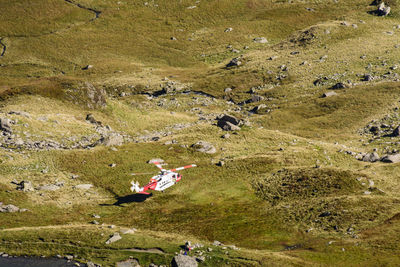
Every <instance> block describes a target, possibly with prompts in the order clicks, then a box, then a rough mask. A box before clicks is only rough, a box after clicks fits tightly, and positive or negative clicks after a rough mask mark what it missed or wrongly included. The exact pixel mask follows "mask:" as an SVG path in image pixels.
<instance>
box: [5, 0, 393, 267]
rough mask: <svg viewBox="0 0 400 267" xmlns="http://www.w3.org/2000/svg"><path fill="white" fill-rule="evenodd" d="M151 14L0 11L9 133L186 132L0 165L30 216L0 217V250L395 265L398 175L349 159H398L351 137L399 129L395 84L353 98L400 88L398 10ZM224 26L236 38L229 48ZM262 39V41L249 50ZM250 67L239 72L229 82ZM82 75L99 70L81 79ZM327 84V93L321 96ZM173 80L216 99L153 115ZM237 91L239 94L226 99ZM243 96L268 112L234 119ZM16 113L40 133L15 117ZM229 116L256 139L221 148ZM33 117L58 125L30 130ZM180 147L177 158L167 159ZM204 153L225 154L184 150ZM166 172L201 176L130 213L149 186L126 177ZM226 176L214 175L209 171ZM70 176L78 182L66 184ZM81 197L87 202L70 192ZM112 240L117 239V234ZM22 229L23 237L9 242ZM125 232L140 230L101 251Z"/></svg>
mask: <svg viewBox="0 0 400 267" xmlns="http://www.w3.org/2000/svg"><path fill="white" fill-rule="evenodd" d="M144 2H145V1H134V2H132V1H120V2H118V1H108V0H102V1H93V0H79V1H78V0H77V2H76V3H79V4H81V5H82V6H84V7H87V8H91V9H95V10H99V11H101V14H100V16H99V18H98V19H95V20H93V18H94V15H95V14H94V12H92V11H90V10H88V9H83V8H79V7H78V6H77V5H74V4H71V3H68V2H66V1H55V0H46V1H25V0H18V1H13V2H12V3H9V1H8V2H7V1H1V0H0V26H1V29H0V38H2V39H1V42H2V43H3V44H5V46H6V52H5V54H4V56H2V57H0V70H1V71H0V100H1V102H0V112H1V116H0V117H5V116H6V117H9V118H11V119H13V120H15V121H16V123H15V125H13V126H12V127H13V130H14V133H15V134H17V135H19V136H20V137H22V138H27V136H29V135H31V136H32V137H31V139H32V140H43V139H54V140H57V141H62V140H64V139H66V138H67V137H70V136H75V137H76V138H78V139H79V138H82V137H84V136H88V135H91V134H94V133H95V126H94V125H91V124H89V123H87V122H86V121H85V117H86V115H87V114H88V113H92V114H93V116H94V117H95V118H96V119H97V120H99V121H101V122H102V123H103V124H104V125H109V126H110V127H111V128H112V129H113V130H115V131H118V132H121V133H126V134H128V135H130V136H132V137H133V138H136V137H137V136H140V135H143V134H149V133H151V132H152V131H169V130H170V128H168V127H170V126H172V125H174V124H177V123H191V124H192V126H191V127H188V128H185V129H182V130H176V131H174V133H172V134H171V135H169V136H162V137H161V139H160V141H158V142H151V143H134V142H132V143H128V144H124V145H123V146H120V147H116V149H112V148H108V147H102V146H99V147H96V148H94V149H90V150H89V149H88V150H77V149H75V150H65V151H64V150H60V151H38V152H34V151H21V150H14V151H8V150H0V202H3V203H4V204H15V205H17V206H19V207H21V208H27V209H29V211H27V212H24V213H4V214H2V216H0V225H1V231H0V251H6V252H7V253H10V254H12V255H25V254H27V255H46V256H52V255H56V254H61V255H65V254H77V255H78V256H79V259H80V260H81V261H83V262H84V261H85V260H93V261H94V262H96V263H101V264H103V266H113V265H114V264H115V262H117V261H120V260H124V259H127V258H128V257H130V256H131V257H134V258H137V259H139V262H140V264H141V265H144V266H145V265H147V264H149V263H151V262H154V263H156V264H170V262H171V258H172V256H173V255H174V253H175V252H179V250H180V247H179V246H180V245H182V244H184V242H185V241H186V240H191V241H192V242H200V243H204V244H205V245H206V247H208V246H211V245H210V244H211V243H212V242H213V241H214V240H219V241H221V242H223V243H225V244H235V245H237V246H239V247H241V250H238V251H232V250H229V249H228V250H227V251H228V254H225V252H226V251H225V250H224V249H222V248H219V247H214V246H212V247H213V251H212V252H210V253H208V254H207V255H209V256H211V258H210V259H207V260H206V262H205V263H202V264H201V265H204V266H224V265H235V266H264V265H267V266H304V265H306V266H339V265H340V266H378V265H379V266H382V265H384V266H396V265H398V263H399V262H400V259H399V257H398V256H397V255H399V250H398V246H397V244H398V242H399V241H400V240H399V238H398V237H397V236H398V235H397V232H398V230H399V226H400V223H399V220H398V214H399V212H400V210H399V208H398V203H399V197H400V195H399V193H398V192H400V191H399V190H400V185H399V183H398V180H399V175H398V174H397V173H399V172H398V169H399V166H398V164H383V163H366V162H360V161H357V160H356V159H355V158H354V157H352V156H350V155H347V154H345V153H343V152H339V151H343V150H344V151H346V150H350V151H353V152H370V151H371V150H372V149H373V148H377V149H378V151H379V153H381V151H383V150H387V149H386V147H390V148H396V144H388V142H389V141H391V142H397V141H398V140H397V139H396V138H394V139H389V138H382V139H381V140H379V141H376V142H373V143H371V144H367V145H366V144H365V140H364V141H363V139H368V138H369V136H360V135H359V130H360V129H362V128H364V127H365V126H366V125H367V124H368V123H370V121H371V120H381V119H382V118H384V117H385V115H387V114H390V115H391V116H392V118H393V119H391V121H390V123H393V124H396V123H400V121H399V120H398V119H397V117H396V116H397V115H396V114H397V112H396V111H395V110H394V108H395V107H398V98H397V96H398V93H399V88H400V85H399V82H398V81H397V82H396V81H394V79H392V80H374V81H373V82H369V83H365V82H362V81H361V78H362V75H363V74H366V73H371V74H373V75H375V76H382V75H384V74H385V73H387V72H389V71H391V72H392V74H391V75H393V76H394V75H395V74H397V75H399V74H400V72H399V71H398V69H394V70H391V69H390V67H392V66H394V65H397V64H399V61H398V57H399V56H400V49H398V48H395V45H396V44H398V34H399V30H398V29H396V28H394V26H395V25H397V24H399V5H398V1H390V5H391V7H392V13H391V15H389V16H388V17H377V16H373V15H370V14H368V11H371V10H374V9H376V7H372V6H369V4H370V1H367V0H357V1H344V2H343V1H342V2H340V3H338V4H335V3H333V2H332V3H331V1H291V2H292V3H288V1H280V0H276V1H273V0H239V1H233V0H222V1H213V0H207V1H201V2H200V3H197V4H194V2H193V1H189V0H183V1H167V0H159V1H156V2H155V1H148V5H145V4H144ZM193 5H196V6H197V7H196V8H193V9H188V8H187V7H190V6H193ZM306 8H312V9H313V11H309V10H307V9H306ZM360 20H363V21H365V22H366V23H365V24H364V23H361V22H360ZM343 21H347V22H348V23H349V26H343V25H341V24H340V23H341V22H343ZM352 24H357V25H358V27H357V28H355V27H352V26H351V25H352ZM228 27H232V28H233V31H231V32H224V30H225V29H226V28H228ZM327 30H328V31H329V33H327V32H326V31H327ZM388 31H391V32H393V35H388V34H387V32H388ZM261 36H264V37H266V38H267V39H268V41H269V42H268V43H267V44H256V43H254V42H253V38H255V37H261ZM171 37H176V39H177V40H175V41H174V40H171ZM228 45H232V47H233V48H235V49H238V50H240V53H232V52H231V51H230V50H229V49H228V48H227V46H228ZM244 46H248V49H244ZM0 48H1V47H0ZM377 48H379V49H377ZM292 52H299V53H298V54H297V53H292ZM240 55H242V56H243V57H242V62H243V64H242V65H241V66H239V67H235V68H225V65H226V64H227V63H228V62H229V60H230V59H231V58H233V57H236V56H240ZM325 55H326V56H327V58H326V59H325V61H324V62H321V61H320V58H321V57H323V56H325ZM362 55H366V58H365V59H362V58H361V56H362ZM273 56H277V58H276V59H274V60H268V59H269V58H270V57H273ZM304 61H307V63H306V64H301V63H302V62H304ZM88 64H90V65H93V68H91V69H88V70H82V68H83V67H85V66H86V65H88ZM368 64H371V65H372V66H371V67H368ZM282 65H286V66H287V71H285V70H283V68H282V67H281V66H282ZM325 76H327V77H328V78H329V79H328V81H327V83H326V84H325V85H321V86H314V84H313V82H314V81H315V80H316V79H318V78H319V77H325ZM164 77H167V78H168V79H169V80H172V81H177V82H179V83H180V84H184V85H185V86H186V87H187V88H191V89H192V90H193V91H199V92H204V93H207V94H209V95H211V96H213V97H214V98H215V99H211V98H210V97H207V96H199V95H195V94H182V93H181V92H177V93H174V94H171V95H165V96H159V97H157V98H153V99H148V98H147V96H145V95H143V94H144V93H151V92H155V91H158V90H160V88H161V87H160V86H161V85H162V84H165V83H166V81H165V79H164ZM348 80H350V81H351V82H352V83H354V85H353V86H351V87H349V88H346V89H343V90H337V93H338V96H334V97H330V98H321V95H322V94H323V93H324V92H326V91H328V90H330V89H329V87H331V86H332V85H334V84H335V83H337V82H347V81H348ZM89 84H90V85H89ZM91 85H93V88H94V89H90V88H92V86H91ZM227 87H230V88H232V89H233V91H232V92H230V93H228V94H226V93H225V92H224V89H225V88H227ZM251 88H253V89H254V90H256V93H255V94H257V95H260V96H263V97H264V100H262V101H260V102H257V103H250V104H244V105H241V106H239V105H235V104H229V103H228V102H227V100H231V101H233V102H235V103H236V104H237V103H240V102H242V101H246V100H248V99H250V98H251V94H250V90H251ZM91 90H93V92H94V93H95V94H96V96H100V98H102V99H103V97H104V100H105V102H104V105H97V104H96V103H93V101H92V100H91V99H90V97H89V95H90V93H91V92H90V91H91ZM104 92H105V93H106V94H107V96H105V95H103V93H104ZM122 92H124V93H128V94H129V96H125V97H122V96H120V94H121V93H122ZM259 104H265V105H266V106H267V107H266V108H265V109H264V112H262V113H261V114H249V113H248V111H249V110H251V109H252V108H253V107H255V106H257V105H259ZM268 109H269V110H270V112H267V110H268ZM13 110H21V111H25V112H28V113H29V114H30V117H29V118H26V117H23V116H19V115H9V114H7V113H8V112H10V111H13ZM221 113H229V114H232V115H234V116H236V117H238V118H243V119H246V120H248V121H249V122H250V125H247V126H243V127H242V129H241V130H240V131H238V132H237V133H231V136H230V138H228V139H223V138H221V136H222V135H223V134H225V133H226V132H224V131H222V130H221V129H219V128H217V126H215V125H213V121H212V119H214V118H215V117H216V116H217V115H218V114H221ZM199 115H201V116H203V117H206V118H208V119H210V120H209V121H207V120H204V119H203V118H200V120H199ZM41 116H46V117H48V118H49V120H48V121H47V122H46V121H40V120H38V118H39V117H41ZM55 121H58V123H56V122H55ZM171 140H176V141H177V142H178V144H174V145H164V143H165V142H166V141H171ZM199 140H204V141H207V142H210V143H212V144H213V145H214V146H215V147H216V149H217V153H215V154H212V155H207V154H202V153H200V152H196V151H195V150H194V149H193V148H191V147H190V146H191V145H192V144H193V143H195V142H197V141H199ZM0 142H1V141H0ZM158 157H160V158H162V159H164V160H165V161H166V162H167V163H168V165H167V167H168V168H170V167H171V168H172V167H177V166H182V165H186V164H191V163H193V164H197V165H198V167H197V168H193V169H189V170H185V171H182V175H183V180H182V181H181V182H180V183H178V184H177V185H175V186H174V187H172V188H170V189H168V190H166V192H165V193H160V192H155V193H153V195H152V196H151V197H149V198H147V199H146V200H145V201H142V202H135V201H133V200H134V198H135V197H133V196H132V193H131V192H130V190H129V186H130V182H131V180H137V181H139V182H140V184H141V185H143V184H145V183H147V182H148V180H149V177H151V174H150V175H141V176H132V175H131V173H139V172H150V173H154V174H156V173H157V171H158V169H157V168H156V167H155V166H153V165H149V164H146V161H147V160H149V159H151V158H158ZM220 160H224V162H225V164H224V166H222V167H220V166H217V165H216V163H217V162H219V161H220ZM111 163H115V164H116V167H114V168H111V167H110V166H109V165H110V164H111ZM315 165H318V166H320V168H314V167H315ZM44 169H46V170H48V172H47V173H43V172H42V171H43V170H44ZM72 174H76V175H79V178H78V179H76V180H73V179H71V178H70V177H71V175H72ZM360 177H363V179H361V180H360V181H358V180H357V178H360ZM14 179H16V180H18V181H21V180H30V181H32V182H33V184H34V185H35V186H39V185H43V184H51V183H54V182H56V181H62V182H64V184H65V185H64V187H62V188H61V189H60V190H58V191H56V192H37V191H35V192H20V191H16V190H15V185H13V184H11V181H12V180H14ZM368 180H372V181H374V183H375V186H374V187H373V188H368V187H369V185H368V183H369V181H368ZM80 183H91V184H93V185H94V188H93V189H90V190H88V191H79V190H75V189H73V186H74V185H76V184H80ZM380 189H381V190H382V191H380ZM366 190H369V191H370V192H371V194H370V195H366V194H364V191H366ZM327 212H329V214H328V213H327ZM93 214H99V215H100V216H101V219H99V222H100V223H104V224H105V226H104V227H103V226H94V225H92V224H90V222H91V221H93V220H94V218H93V217H92V215H93ZM321 214H325V215H323V216H321ZM111 224H113V225H116V228H115V229H110V228H107V225H111ZM15 227H22V228H20V229H14V230H12V229H10V228H15ZM23 227H28V228H23ZM30 227H31V228H30ZM120 227H136V228H138V229H139V231H138V232H137V233H136V234H134V235H124V236H123V239H122V240H121V241H118V242H116V243H114V244H112V245H110V246H107V245H105V244H104V242H105V240H106V239H107V238H108V236H109V234H111V233H113V232H115V231H118V229H119V228H120ZM349 228H352V229H353V230H351V231H349V230H348V229H349ZM101 234H103V235H101ZM331 240H332V241H335V242H333V243H332V244H330V245H328V242H329V241H331ZM131 247H141V248H152V247H159V248H162V249H163V250H164V251H165V254H150V253H138V252H132V251H125V250H124V249H126V248H131ZM342 248H344V251H343V250H342ZM203 250H205V249H203Z"/></svg>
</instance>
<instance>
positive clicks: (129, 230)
mask: <svg viewBox="0 0 400 267" xmlns="http://www.w3.org/2000/svg"><path fill="white" fill-rule="evenodd" d="M136 231H137V229H136V228H124V229H121V230H120V232H121V234H123V235H126V234H134V233H135V232H136Z"/></svg>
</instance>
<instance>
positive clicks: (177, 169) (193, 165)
mask: <svg viewBox="0 0 400 267" xmlns="http://www.w3.org/2000/svg"><path fill="white" fill-rule="evenodd" d="M192 167H197V165H196V164H192V165H187V166H183V167H179V168H176V169H171V170H169V171H171V172H176V171H180V170H183V169H188V168H192Z"/></svg>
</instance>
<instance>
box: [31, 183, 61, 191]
mask: <svg viewBox="0 0 400 267" xmlns="http://www.w3.org/2000/svg"><path fill="white" fill-rule="evenodd" d="M58 189H60V187H59V186H58V185H55V184H48V185H42V186H39V187H38V188H37V190H40V191H56V190H58Z"/></svg>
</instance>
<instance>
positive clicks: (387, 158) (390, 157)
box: [381, 154, 400, 163]
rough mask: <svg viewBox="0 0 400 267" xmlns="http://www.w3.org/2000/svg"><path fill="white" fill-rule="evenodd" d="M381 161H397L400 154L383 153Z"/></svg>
mask: <svg viewBox="0 0 400 267" xmlns="http://www.w3.org/2000/svg"><path fill="white" fill-rule="evenodd" d="M381 161H382V162H386V163H398V162H400V154H392V155H385V156H383V157H382V158H381Z"/></svg>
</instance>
